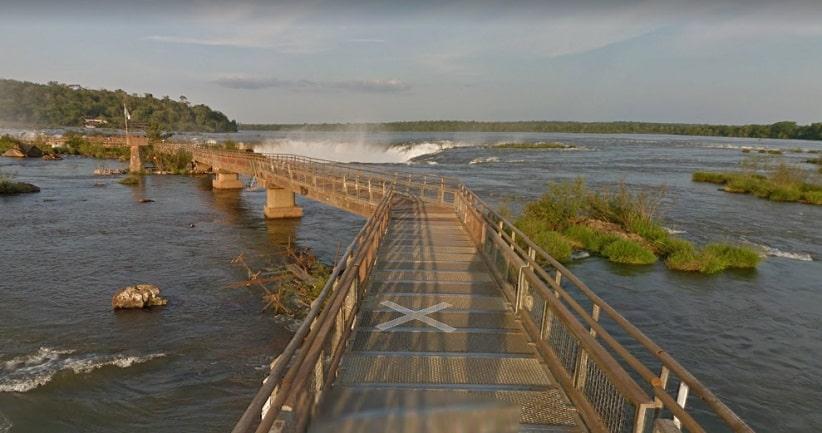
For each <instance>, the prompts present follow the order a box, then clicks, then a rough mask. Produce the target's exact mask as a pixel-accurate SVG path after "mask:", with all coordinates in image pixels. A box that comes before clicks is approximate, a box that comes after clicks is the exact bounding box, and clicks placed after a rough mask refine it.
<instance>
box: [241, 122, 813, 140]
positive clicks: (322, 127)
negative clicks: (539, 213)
mask: <svg viewBox="0 0 822 433" xmlns="http://www.w3.org/2000/svg"><path fill="white" fill-rule="evenodd" d="M240 129H243V130H266V131H289V130H298V129H299V130H306V131H340V130H368V131H386V132H574V133H591V134H670V135H702V136H715V137H749V138H782V139H802V140H822V122H817V123H812V124H809V125H798V124H797V123H796V122H790V121H784V122H776V123H773V124H770V125H712V124H690V123H649V122H558V121H521V122H478V121H462V120H430V121H412V122H386V123H313V124H309V123H303V124H241V125H240Z"/></svg>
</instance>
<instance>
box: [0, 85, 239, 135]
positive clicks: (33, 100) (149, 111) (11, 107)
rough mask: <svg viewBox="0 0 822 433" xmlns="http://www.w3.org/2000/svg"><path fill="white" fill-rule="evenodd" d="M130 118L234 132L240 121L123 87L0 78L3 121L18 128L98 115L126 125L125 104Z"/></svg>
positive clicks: (80, 121)
mask: <svg viewBox="0 0 822 433" xmlns="http://www.w3.org/2000/svg"><path fill="white" fill-rule="evenodd" d="M124 102H125V103H126V105H127V106H128V109H129V112H130V114H131V121H132V122H134V124H135V125H141V126H142V127H144V128H149V127H150V128H154V129H161V130H164V131H199V132H235V131H237V122H236V121H234V120H230V119H229V118H228V117H226V115H225V114H223V113H221V112H219V111H215V110H212V109H211V108H210V107H208V106H207V105H203V104H196V105H192V104H191V102H189V101H188V99H187V98H186V97H185V96H180V97H179V99H178V100H173V99H171V98H169V97H168V96H164V97H162V98H155V97H154V95H152V94H150V93H145V94H143V95H142V96H140V95H137V94H136V93H132V94H129V93H127V92H126V91H124V90H119V89H118V90H93V89H85V88H82V87H80V86H76V85H68V84H62V83H58V82H53V81H52V82H49V83H48V84H38V83H30V82H26V81H17V80H7V79H0V121H3V122H5V123H8V124H10V125H14V126H34V127H72V126H83V125H84V121H85V119H88V118H100V119H103V120H105V121H106V122H107V123H106V124H105V127H109V128H122V127H123V126H124V117H125V115H124V112H123V103H124Z"/></svg>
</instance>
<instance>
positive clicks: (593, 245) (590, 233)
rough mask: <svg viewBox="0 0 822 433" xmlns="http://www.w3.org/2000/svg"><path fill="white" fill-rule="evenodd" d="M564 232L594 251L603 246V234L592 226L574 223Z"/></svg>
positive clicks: (596, 251) (583, 246) (568, 236)
mask: <svg viewBox="0 0 822 433" xmlns="http://www.w3.org/2000/svg"><path fill="white" fill-rule="evenodd" d="M563 234H564V235H565V236H566V237H567V238H569V239H572V240H575V241H577V242H579V244H580V245H581V246H582V248H585V249H586V250H588V251H591V252H594V253H598V252H599V250H600V248H601V246H602V240H603V238H602V234H601V233H599V232H597V231H596V230H594V229H592V228H590V227H586V226H581V225H573V226H571V227H568V228H567V229H566V230H565V232H564V233H563Z"/></svg>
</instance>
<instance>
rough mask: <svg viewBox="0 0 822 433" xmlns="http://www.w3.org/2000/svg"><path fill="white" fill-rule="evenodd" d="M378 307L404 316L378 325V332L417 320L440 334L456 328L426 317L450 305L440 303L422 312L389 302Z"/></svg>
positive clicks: (384, 302) (381, 303)
mask: <svg viewBox="0 0 822 433" xmlns="http://www.w3.org/2000/svg"><path fill="white" fill-rule="evenodd" d="M380 305H384V306H386V307H388V308H390V309H392V310H394V311H399V312H400V313H403V314H405V315H404V316H401V317H397V318H396V319H394V320H390V321H388V322H385V323H380V324H379V325H377V329H379V330H380V331H385V330H387V329H391V328H393V327H395V326H399V325H402V324H403V323H406V322H410V321H412V320H419V321H420V322H423V323H425V324H428V325H430V326H433V327H435V328H437V329H439V330H440V331H442V332H454V331H456V330H457V328H454V327H451V326H448V325H446V324H445V323H442V322H440V321H439V320H436V319H432V318H430V317H428V315H429V314H431V313H436V312H437V311H441V310H444V309H446V308H448V307H450V306H451V304H449V303H447V302H440V303H439V304H437V305H432V306H430V307H428V308H423V309H422V310H417V311H414V310H412V309H410V308H405V307H403V306H402V305H399V304H396V303H394V302H391V301H382V302H380Z"/></svg>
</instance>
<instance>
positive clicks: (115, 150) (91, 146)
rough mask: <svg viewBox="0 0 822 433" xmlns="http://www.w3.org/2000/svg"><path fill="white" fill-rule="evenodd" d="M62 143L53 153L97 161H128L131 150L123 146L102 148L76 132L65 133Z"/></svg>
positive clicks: (102, 146)
mask: <svg viewBox="0 0 822 433" xmlns="http://www.w3.org/2000/svg"><path fill="white" fill-rule="evenodd" d="M63 138H64V142H63V145H62V146H60V147H55V148H54V151H55V152H57V153H59V154H63V155H77V156H87V157H90V158H97V159H116V160H119V161H128V159H129V156H130V155H131V153H130V152H131V150H130V149H129V148H128V147H125V146H104V145H102V144H99V143H94V142H91V141H89V140H87V139H85V138H84V137H83V135H81V134H79V133H76V132H67V133H65V134H64V135H63Z"/></svg>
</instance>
